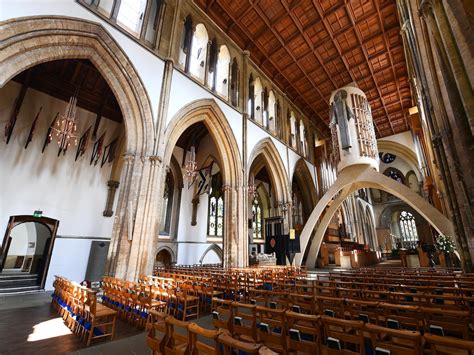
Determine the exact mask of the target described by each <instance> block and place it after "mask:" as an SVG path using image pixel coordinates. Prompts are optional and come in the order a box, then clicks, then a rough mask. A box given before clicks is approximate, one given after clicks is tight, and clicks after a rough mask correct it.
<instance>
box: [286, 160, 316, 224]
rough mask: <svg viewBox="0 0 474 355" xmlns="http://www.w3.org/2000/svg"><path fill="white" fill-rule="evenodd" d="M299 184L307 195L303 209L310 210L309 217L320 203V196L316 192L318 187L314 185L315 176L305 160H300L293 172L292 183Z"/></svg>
mask: <svg viewBox="0 0 474 355" xmlns="http://www.w3.org/2000/svg"><path fill="white" fill-rule="evenodd" d="M295 181H296V182H297V183H298V184H300V186H301V187H304V188H305V194H304V196H303V207H304V208H305V210H306V209H309V212H308V216H309V214H310V213H311V211H312V210H313V208H314V206H316V203H317V202H318V194H317V192H316V186H315V184H314V180H313V176H312V175H311V173H310V171H309V169H308V165H306V162H305V160H304V159H303V158H301V159H300V160H298V161H297V162H296V165H295V169H294V170H293V178H292V183H293V182H295Z"/></svg>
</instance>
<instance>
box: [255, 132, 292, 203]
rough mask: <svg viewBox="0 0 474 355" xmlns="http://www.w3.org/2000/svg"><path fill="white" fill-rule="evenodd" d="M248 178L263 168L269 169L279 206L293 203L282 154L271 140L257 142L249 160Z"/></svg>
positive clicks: (265, 139)
mask: <svg viewBox="0 0 474 355" xmlns="http://www.w3.org/2000/svg"><path fill="white" fill-rule="evenodd" d="M248 166H249V169H248V176H247V180H248V179H249V177H250V172H251V171H257V172H258V171H260V169H261V168H262V167H263V166H266V167H267V168H268V170H269V171H268V172H269V173H270V179H271V180H272V185H273V188H274V189H275V198H276V201H275V202H276V203H277V205H280V204H284V203H288V202H289V201H291V193H290V191H291V185H290V183H289V181H288V177H287V174H286V169H285V166H284V165H283V161H282V160H281V157H280V154H279V153H278V150H277V149H276V147H275V144H273V142H272V140H271V139H270V138H264V139H262V140H260V141H259V142H257V144H256V145H255V147H254V148H253V150H252V152H251V153H250V156H249V159H248Z"/></svg>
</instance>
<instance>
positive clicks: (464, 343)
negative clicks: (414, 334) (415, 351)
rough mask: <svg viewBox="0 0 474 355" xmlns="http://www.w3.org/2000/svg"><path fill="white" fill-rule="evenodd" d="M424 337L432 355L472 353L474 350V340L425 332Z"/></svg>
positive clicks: (469, 354) (467, 354)
mask: <svg viewBox="0 0 474 355" xmlns="http://www.w3.org/2000/svg"><path fill="white" fill-rule="evenodd" d="M423 338H424V339H425V342H426V345H427V346H428V347H429V349H430V350H431V354H432V355H472V354H473V352H474V341H469V340H460V339H456V338H450V337H446V336H444V337H443V336H439V335H433V334H430V333H425V334H424V335H423Z"/></svg>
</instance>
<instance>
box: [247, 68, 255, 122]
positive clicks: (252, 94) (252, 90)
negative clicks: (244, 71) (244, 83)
mask: <svg viewBox="0 0 474 355" xmlns="http://www.w3.org/2000/svg"><path fill="white" fill-rule="evenodd" d="M247 112H248V114H249V115H250V118H251V119H253V120H254V119H255V83H254V81H253V75H252V74H250V78H249V100H248V102H247Z"/></svg>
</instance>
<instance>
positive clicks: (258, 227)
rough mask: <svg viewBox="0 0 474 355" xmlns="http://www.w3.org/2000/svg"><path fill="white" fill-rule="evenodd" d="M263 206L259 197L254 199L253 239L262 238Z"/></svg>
mask: <svg viewBox="0 0 474 355" xmlns="http://www.w3.org/2000/svg"><path fill="white" fill-rule="evenodd" d="M262 221H263V215H262V206H261V203H260V200H259V199H258V197H255V198H254V199H253V203H252V230H253V239H254V240H255V239H262V238H263V234H262Z"/></svg>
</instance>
